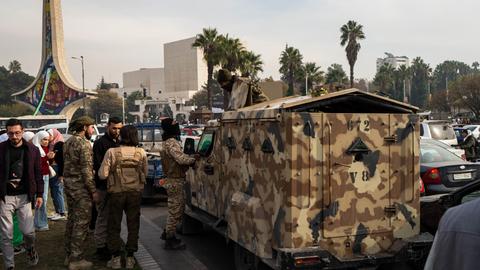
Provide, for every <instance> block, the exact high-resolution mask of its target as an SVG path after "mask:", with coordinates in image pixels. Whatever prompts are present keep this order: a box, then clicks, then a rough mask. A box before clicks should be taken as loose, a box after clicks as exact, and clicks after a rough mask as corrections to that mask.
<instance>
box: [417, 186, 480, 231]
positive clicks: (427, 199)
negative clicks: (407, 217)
mask: <svg viewBox="0 0 480 270" xmlns="http://www.w3.org/2000/svg"><path fill="white" fill-rule="evenodd" d="M479 197H480V180H477V181H474V182H471V183H469V184H467V185H465V186H463V187H461V188H459V189H457V190H455V191H452V192H450V193H446V194H437V195H431V196H424V197H420V213H421V214H420V229H421V231H422V232H429V233H431V234H435V232H436V231H437V228H438V223H439V222H440V218H441V217H442V216H443V214H444V213H445V211H447V209H448V208H450V207H454V206H457V205H460V204H463V203H466V202H469V201H471V200H474V199H477V198H479Z"/></svg>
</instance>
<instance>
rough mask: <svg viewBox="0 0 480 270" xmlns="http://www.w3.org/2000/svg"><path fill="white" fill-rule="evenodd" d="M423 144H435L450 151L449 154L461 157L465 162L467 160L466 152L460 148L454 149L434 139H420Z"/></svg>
mask: <svg viewBox="0 0 480 270" xmlns="http://www.w3.org/2000/svg"><path fill="white" fill-rule="evenodd" d="M420 143H421V144H433V145H437V146H440V147H442V148H443V149H446V150H448V151H449V152H452V153H454V154H455V155H456V156H458V157H461V158H462V159H463V160H467V159H466V157H465V150H463V149H459V148H453V147H451V146H450V145H448V144H446V143H443V142H441V141H437V140H432V139H423V138H422V139H420Z"/></svg>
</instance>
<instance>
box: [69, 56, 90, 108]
mask: <svg viewBox="0 0 480 270" xmlns="http://www.w3.org/2000/svg"><path fill="white" fill-rule="evenodd" d="M72 59H75V60H79V61H80V62H81V63H82V91H83V115H87V107H86V106H85V98H86V96H85V67H84V65H83V55H81V56H80V58H78V57H75V56H73V57H72Z"/></svg>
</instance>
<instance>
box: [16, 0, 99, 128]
mask: <svg viewBox="0 0 480 270" xmlns="http://www.w3.org/2000/svg"><path fill="white" fill-rule="evenodd" d="M42 37H43V42H42V61H41V65H40V70H39V72H38V75H37V77H36V78H35V80H34V81H33V82H32V84H30V85H29V86H28V87H27V88H25V89H23V90H21V91H19V92H17V93H14V94H13V95H12V96H13V97H14V99H15V101H17V102H20V103H23V104H26V105H28V106H30V107H32V108H33V109H34V111H35V112H34V114H44V115H52V114H64V115H66V116H67V118H69V119H70V118H71V117H72V115H73V113H74V112H75V111H76V110H77V109H78V108H80V107H81V106H82V103H83V99H84V98H87V97H88V96H89V95H95V92H94V91H90V90H85V92H84V91H83V90H82V88H80V87H78V86H77V85H76V84H75V83H74V81H73V79H72V76H71V75H70V72H69V70H68V67H67V64H66V62H65V52H64V48H63V21H62V9H61V3H60V0H43V35H42Z"/></svg>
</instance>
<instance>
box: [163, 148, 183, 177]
mask: <svg viewBox="0 0 480 270" xmlns="http://www.w3.org/2000/svg"><path fill="white" fill-rule="evenodd" d="M160 157H161V158H162V169H163V173H164V175H165V176H166V178H185V172H186V171H187V170H188V166H185V165H180V164H178V163H177V162H176V161H175V159H173V157H172V156H170V154H169V153H168V149H166V148H165V145H163V149H162V151H160Z"/></svg>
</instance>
